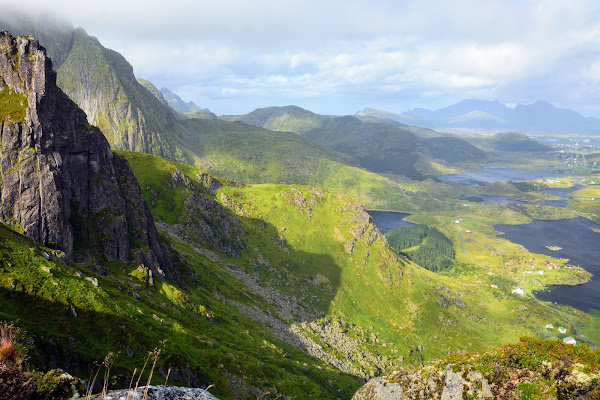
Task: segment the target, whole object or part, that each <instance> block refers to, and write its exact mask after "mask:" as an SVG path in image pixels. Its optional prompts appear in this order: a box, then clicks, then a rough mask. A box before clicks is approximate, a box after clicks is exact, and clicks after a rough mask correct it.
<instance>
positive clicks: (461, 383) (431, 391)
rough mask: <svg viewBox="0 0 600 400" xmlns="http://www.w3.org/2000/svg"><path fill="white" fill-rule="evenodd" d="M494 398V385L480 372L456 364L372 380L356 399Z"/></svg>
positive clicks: (361, 389) (359, 391) (429, 367)
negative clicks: (456, 367) (458, 366)
mask: <svg viewBox="0 0 600 400" xmlns="http://www.w3.org/2000/svg"><path fill="white" fill-rule="evenodd" d="M464 398H469V399H481V400H485V399H493V398H494V394H493V393H492V390H491V386H490V383H489V382H488V380H487V379H486V378H485V377H484V376H483V375H482V374H481V373H479V372H476V371H472V370H470V369H469V368H465V367H461V368H458V369H457V370H456V371H455V367H454V364H448V365H446V367H445V368H439V367H437V366H436V367H434V366H428V367H425V368H423V369H420V370H414V371H409V370H402V371H399V372H394V373H392V374H391V375H388V376H385V377H379V378H374V379H371V380H370V381H369V382H367V383H366V384H365V385H364V386H363V387H362V388H360V389H359V390H358V391H357V392H356V394H355V395H354V397H352V399H353V400H367V399H368V400H375V399H378V400H403V399H423V400H425V399H439V400H462V399H464Z"/></svg>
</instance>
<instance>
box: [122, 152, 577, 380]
mask: <svg viewBox="0 0 600 400" xmlns="http://www.w3.org/2000/svg"><path fill="white" fill-rule="evenodd" d="M126 156H127V157H128V159H129V160H130V162H131V165H132V168H133V169H134V171H135V172H136V174H138V178H139V179H140V182H141V186H142V188H144V187H147V186H148V185H146V184H145V183H144V182H146V180H147V178H146V176H149V175H150V174H152V175H153V176H155V175H157V173H156V171H154V170H153V168H150V166H149V164H148V163H150V162H152V161H151V160H152V159H153V158H150V157H148V156H143V155H137V154H135V153H127V154H126ZM186 168H187V167H186ZM184 172H185V171H184ZM192 172H194V171H190V172H187V173H188V174H191V173H192ZM190 179H192V177H191V176H190ZM156 192H160V190H159V189H158V188H156V187H153V188H151V189H147V193H148V196H150V197H149V198H148V199H149V203H150V204H152V202H153V199H154V197H153V196H154V195H152V194H151V193H156ZM165 195H166V193H165ZM216 198H217V199H218V200H219V202H220V203H221V204H222V205H224V206H225V207H226V208H228V209H229V210H231V211H233V212H234V213H235V214H236V215H237V216H238V218H240V223H241V224H242V226H243V228H244V231H245V232H246V234H245V236H244V243H245V244H246V251H244V252H243V253H242V256H241V258H240V259H239V261H236V264H237V265H242V267H243V268H245V269H246V270H247V271H251V272H252V274H253V275H254V276H256V277H257V278H258V279H259V280H260V282H262V284H263V285H264V286H266V287H271V288H274V289H276V290H277V291H279V292H280V293H282V294H285V295H289V296H293V297H294V298H296V299H300V301H299V304H300V305H302V306H303V307H306V305H307V304H310V305H312V306H314V307H315V308H316V311H315V312H312V313H311V312H308V314H306V315H304V314H303V312H302V311H298V310H297V314H296V315H295V316H294V317H293V319H292V320H293V321H294V322H295V323H296V324H297V325H298V327H299V329H301V331H302V332H304V334H305V335H306V336H308V337H311V338H313V339H314V340H315V341H317V342H318V343H319V345H321V346H322V347H323V348H324V349H326V350H327V351H329V352H330V353H331V354H338V355H340V354H343V355H344V357H345V358H346V359H349V360H350V361H349V362H350V364H351V365H352V366H354V373H358V374H360V373H361V372H360V371H365V373H367V374H368V372H369V370H370V371H371V372H372V371H373V369H372V368H373V364H375V365H379V367H380V368H382V369H385V368H386V366H387V368H393V365H394V363H395V362H398V356H402V357H404V358H405V361H409V360H413V361H414V360H416V359H417V360H418V359H420V358H425V359H428V358H433V357H437V356H440V355H442V354H446V353H447V352H448V351H451V352H452V351H456V350H459V349H461V350H462V349H466V350H485V349H488V348H490V347H493V346H496V345H500V344H502V343H506V342H508V341H511V340H517V339H518V337H519V336H522V335H534V336H535V335H536V334H537V332H538V330H539V329H540V327H542V326H545V324H546V323H547V322H546V321H549V320H550V321H556V320H558V321H560V323H562V324H563V325H565V326H568V323H567V321H566V320H565V321H563V319H564V317H563V316H562V315H560V314H557V313H555V312H554V311H552V310H549V309H546V308H544V307H542V306H540V305H539V304H538V303H537V302H536V301H535V300H533V299H531V298H528V297H521V296H519V295H515V294H512V293H511V289H512V288H513V286H512V285H516V284H517V283H516V281H512V280H511V279H507V280H506V282H507V284H506V285H504V286H503V287H502V288H500V289H494V288H493V287H491V286H490V285H492V284H494V282H498V281H499V280H502V279H506V278H503V277H504V276H505V273H503V272H502V270H501V268H500V267H499V269H497V270H496V269H494V270H491V272H492V274H491V275H488V274H487V272H490V271H480V272H475V271H472V272H475V275H476V277H475V278H473V274H472V273H470V274H466V275H463V274H460V273H456V271H454V272H453V273H450V274H448V275H449V276H440V275H436V274H434V273H431V272H429V271H426V270H424V269H423V268H420V267H418V266H415V265H413V264H411V263H410V262H408V261H407V260H401V259H399V258H398V257H397V256H396V255H395V254H394V253H393V252H392V251H391V250H390V249H389V248H388V247H387V242H386V241H385V240H384V238H383V237H382V236H381V235H380V234H379V233H378V232H377V231H376V230H375V229H374V227H373V226H372V225H371V224H369V223H368V216H366V215H365V214H364V212H363V211H361V207H360V206H359V205H358V204H357V203H355V201H353V200H352V199H350V198H347V197H345V196H340V195H335V194H331V193H327V192H324V191H321V190H319V189H314V188H311V187H306V186H292V187H290V186H286V185H249V186H244V187H237V186H231V185H224V186H222V187H220V188H219V189H218V191H217V192H216ZM457 207H458V208H462V207H461V206H457ZM458 208H457V209H458ZM152 212H153V213H154V214H155V215H156V216H157V220H160V217H158V215H160V209H153V211H152ZM454 212H456V211H454ZM434 221H436V220H435V219H434ZM442 228H443V230H445V231H447V229H446V228H444V227H442ZM450 236H451V237H453V238H454V237H455V234H452V235H450ZM454 243H455V245H456V246H458V245H459V244H458V243H457V242H454ZM230 262H231V261H230ZM464 262H465V259H464V258H463V257H462V256H461V257H460V258H459V259H458V264H457V265H460V264H461V263H464ZM472 268H473V267H472ZM549 279H552V278H551V277H549ZM305 311H306V310H305ZM292 314H294V313H292ZM303 315H304V316H303ZM310 315H312V317H310V318H308V319H307V318H306V317H307V316H310ZM582 318H583V317H582ZM342 331H346V333H344V334H342V333H340V332H342ZM338 334H339V335H341V337H345V338H346V341H344V340H341V339H339V337H338ZM422 348H424V349H425V350H422V351H418V349H422ZM368 355H370V356H372V357H374V358H375V359H377V360H378V361H377V362H374V363H373V364H371V366H370V367H369V364H368V363H367V364H364V365H363V364H361V362H360V360H361V359H368V358H369V356H368ZM377 357H381V358H379V359H378V358H377ZM383 357H387V358H383ZM348 370H349V371H351V370H352V369H348ZM357 371H358V372H357Z"/></svg>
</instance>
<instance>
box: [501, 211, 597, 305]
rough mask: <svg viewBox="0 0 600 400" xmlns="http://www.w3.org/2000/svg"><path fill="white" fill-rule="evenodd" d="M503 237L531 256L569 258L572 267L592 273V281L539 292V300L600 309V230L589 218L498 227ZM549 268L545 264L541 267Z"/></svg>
mask: <svg viewBox="0 0 600 400" xmlns="http://www.w3.org/2000/svg"><path fill="white" fill-rule="evenodd" d="M494 228H495V229H496V230H498V231H500V232H503V233H504V234H503V235H502V236H503V237H504V238H506V239H508V240H510V241H511V242H514V243H518V244H520V245H522V246H524V247H525V248H526V249H527V250H529V251H531V252H532V253H538V254H545V255H548V256H553V257H559V258H568V259H569V261H568V263H569V264H571V265H576V266H580V267H582V268H583V269H585V270H586V271H588V272H590V273H592V274H593V275H594V276H593V277H592V279H591V280H590V281H589V282H587V283H584V284H581V285H577V286H567V285H557V286H552V287H550V288H549V290H548V291H543V292H538V293H536V297H537V298H538V299H540V300H544V301H550V302H556V303H560V304H567V305H570V306H572V307H575V308H577V309H579V310H582V311H586V312H588V311H590V310H591V309H596V310H598V309H600V279H598V278H597V277H598V276H599V275H600V246H599V244H600V233H599V232H597V231H594V229H600V224H597V223H595V222H593V221H591V220H589V219H587V218H584V217H578V218H573V219H561V220H554V221H548V220H534V221H532V222H531V223H529V224H524V225H496V226H495V227H494ZM546 246H559V247H562V250H558V251H552V250H549V249H547V248H546ZM537 267H539V268H541V269H546V268H547V267H546V266H545V265H538V266H537Z"/></svg>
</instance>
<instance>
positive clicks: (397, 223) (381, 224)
mask: <svg viewBox="0 0 600 400" xmlns="http://www.w3.org/2000/svg"><path fill="white" fill-rule="evenodd" d="M367 212H368V213H369V215H370V216H371V219H372V220H373V223H374V224H375V226H376V227H377V229H379V232H381V233H382V234H384V235H385V234H386V233H388V232H389V231H391V230H392V229H395V228H399V227H401V226H413V225H414V224H413V223H412V222H408V221H405V220H404V218H406V217H408V216H409V215H411V214H409V213H402V212H396V211H379V210H367Z"/></svg>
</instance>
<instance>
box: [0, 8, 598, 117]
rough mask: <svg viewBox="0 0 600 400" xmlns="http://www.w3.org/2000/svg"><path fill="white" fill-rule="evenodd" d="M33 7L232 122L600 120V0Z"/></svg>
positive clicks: (152, 78) (148, 75) (161, 84)
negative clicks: (498, 113) (529, 112)
mask: <svg viewBox="0 0 600 400" xmlns="http://www.w3.org/2000/svg"><path fill="white" fill-rule="evenodd" d="M28 4H29V6H30V8H32V9H38V10H41V11H43V12H45V13H53V14H54V15H57V16H60V17H62V18H67V19H69V20H71V21H72V22H73V23H74V25H76V26H82V27H84V28H85V29H86V30H87V31H88V32H89V33H90V34H92V35H95V36H97V37H98V38H99V39H100V40H101V42H102V43H103V44H104V45H105V46H107V47H110V48H114V49H115V50H117V51H119V52H121V53H122V54H123V55H124V56H125V57H126V58H127V59H128V60H129V61H130V62H131V63H132V65H133V66H134V71H135V73H136V75H137V76H140V77H144V78H146V79H150V80H151V81H152V82H154V83H155V84H157V85H158V86H167V87H169V88H171V89H172V90H174V91H175V92H177V93H179V94H180V95H181V96H182V97H183V98H184V99H186V100H193V101H195V102H197V103H198V104H201V105H202V106H205V107H209V108H211V109H215V111H216V112H218V113H229V112H242V111H248V110H251V109H253V108H255V107H258V106H259V104H261V105H262V104H264V105H273V104H290V103H297V104H298V105H302V104H310V105H311V106H313V107H315V108H314V111H316V112H322V113H334V112H336V113H351V112H354V111H356V108H357V107H366V106H373V105H378V106H380V107H385V108H387V109H390V110H391V111H396V112H402V111H404V110H406V109H408V108H413V107H433V108H435V107H441V106H446V105H448V104H451V103H453V102H456V101H458V100H461V99H463V98H468V97H477V98H485V99H490V100H493V99H499V100H501V101H505V102H509V103H515V102H521V101H525V100H528V99H531V100H532V101H533V100H537V99H544V100H548V101H550V102H552V103H555V104H559V105H562V106H569V104H573V105H577V106H578V107H580V109H585V110H586V111H587V112H588V113H593V112H596V113H597V115H598V114H600V108H596V106H595V104H600V101H599V100H600V98H599V97H600V94H599V93H600V90H599V89H600V81H599V79H598V69H599V68H600V67H598V65H600V54H599V50H598V49H600V18H599V17H600V3H598V2H597V1H592V0H579V1H577V2H564V1H558V0H522V1H521V0H519V1H517V0H490V1H485V2H481V1H476V0H454V1H439V0H406V1H401V2H398V1H385V0H378V1H373V2H368V3H367V2H364V1H358V0H345V1H341V0H332V1H317V0H305V1H302V2H298V1H290V0H279V1H274V0H255V1H252V2H248V1H246V0H223V1H220V2H214V1H210V2H209V1H186V0H171V1H169V2H164V1H151V0H147V1H122V0H119V1H117V0H104V1H102V2H90V1H81V0H78V1H75V0H63V1H54V2H47V1H41V0H30V1H29V2H28ZM3 5H4V6H7V7H8V6H11V5H12V6H19V7H20V2H17V1H16V0H15V1H13V0H0V6H3ZM269 103H270V104H269Z"/></svg>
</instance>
